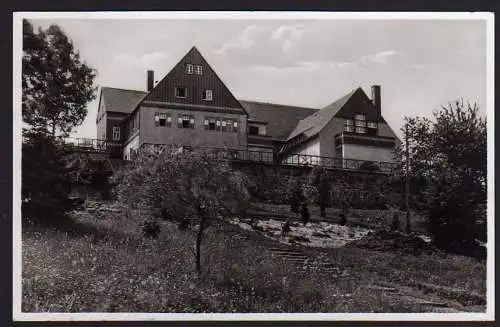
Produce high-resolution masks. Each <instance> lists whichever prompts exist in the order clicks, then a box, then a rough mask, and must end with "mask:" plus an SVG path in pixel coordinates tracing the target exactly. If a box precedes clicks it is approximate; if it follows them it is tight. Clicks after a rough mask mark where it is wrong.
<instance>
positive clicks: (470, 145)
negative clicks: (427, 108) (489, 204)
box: [401, 101, 487, 252]
mask: <svg viewBox="0 0 500 327" xmlns="http://www.w3.org/2000/svg"><path fill="white" fill-rule="evenodd" d="M433 116H434V117H433V118H434V119H432V120H431V119H427V118H420V117H415V118H406V123H407V125H408V132H407V133H406V131H405V128H403V133H404V138H406V137H408V141H409V142H408V143H409V147H408V150H409V158H410V160H409V172H410V176H411V177H412V179H417V180H421V181H423V182H424V186H423V190H422V192H423V194H424V199H425V202H424V203H422V204H421V205H422V207H423V208H424V209H425V210H426V211H427V212H428V217H429V221H428V223H429V224H428V225H429V229H430V232H431V233H432V234H433V237H434V241H435V242H436V243H437V244H438V245H439V246H441V247H443V248H447V249H450V250H454V251H459V252H467V251H468V250H469V249H470V248H471V247H473V246H474V244H475V242H474V238H475V237H476V225H477V224H476V221H477V218H478V216H480V215H479V214H478V208H480V207H482V206H484V205H485V202H486V160H487V147H486V121H485V119H483V118H482V117H481V116H479V114H478V106H477V105H476V104H474V105H471V104H470V103H464V102H463V101H456V102H454V103H449V104H448V106H447V107H442V108H441V109H440V110H438V111H435V112H434V115H433ZM405 151H406V149H405V148H404V147H403V148H402V149H401V156H402V158H405V156H404V154H405ZM403 163H404V165H406V159H404V162H403ZM403 174H404V173H403ZM483 218H484V217H483Z"/></svg>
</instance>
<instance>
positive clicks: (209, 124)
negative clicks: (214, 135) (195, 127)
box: [205, 118, 216, 131]
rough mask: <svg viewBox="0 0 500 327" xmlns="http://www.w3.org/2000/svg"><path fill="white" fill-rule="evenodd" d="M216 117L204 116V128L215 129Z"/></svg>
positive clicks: (207, 129)
mask: <svg viewBox="0 0 500 327" xmlns="http://www.w3.org/2000/svg"><path fill="white" fill-rule="evenodd" d="M215 126H216V118H205V130H206V131H215Z"/></svg>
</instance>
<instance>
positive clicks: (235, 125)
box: [233, 121, 238, 132]
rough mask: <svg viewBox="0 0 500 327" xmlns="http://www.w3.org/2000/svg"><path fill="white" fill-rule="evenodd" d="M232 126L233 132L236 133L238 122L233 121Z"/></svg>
mask: <svg viewBox="0 0 500 327" xmlns="http://www.w3.org/2000/svg"><path fill="white" fill-rule="evenodd" d="M233 126H234V131H235V132H237V131H238V122H236V121H235V122H234V124H233Z"/></svg>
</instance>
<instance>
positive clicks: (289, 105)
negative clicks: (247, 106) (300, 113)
mask: <svg viewBox="0 0 500 327" xmlns="http://www.w3.org/2000/svg"><path fill="white" fill-rule="evenodd" d="M237 100H238V101H240V102H241V101H243V102H250V103H257V104H268V105H272V106H281V107H294V108H301V109H310V110H321V109H320V108H312V107H304V106H296V105H292V104H281V103H272V102H264V101H256V100H245V99H237Z"/></svg>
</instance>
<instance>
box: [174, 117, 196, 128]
mask: <svg viewBox="0 0 500 327" xmlns="http://www.w3.org/2000/svg"><path fill="white" fill-rule="evenodd" d="M177 127H179V128H191V129H192V128H194V116H190V115H182V116H179V118H178V119H177Z"/></svg>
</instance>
